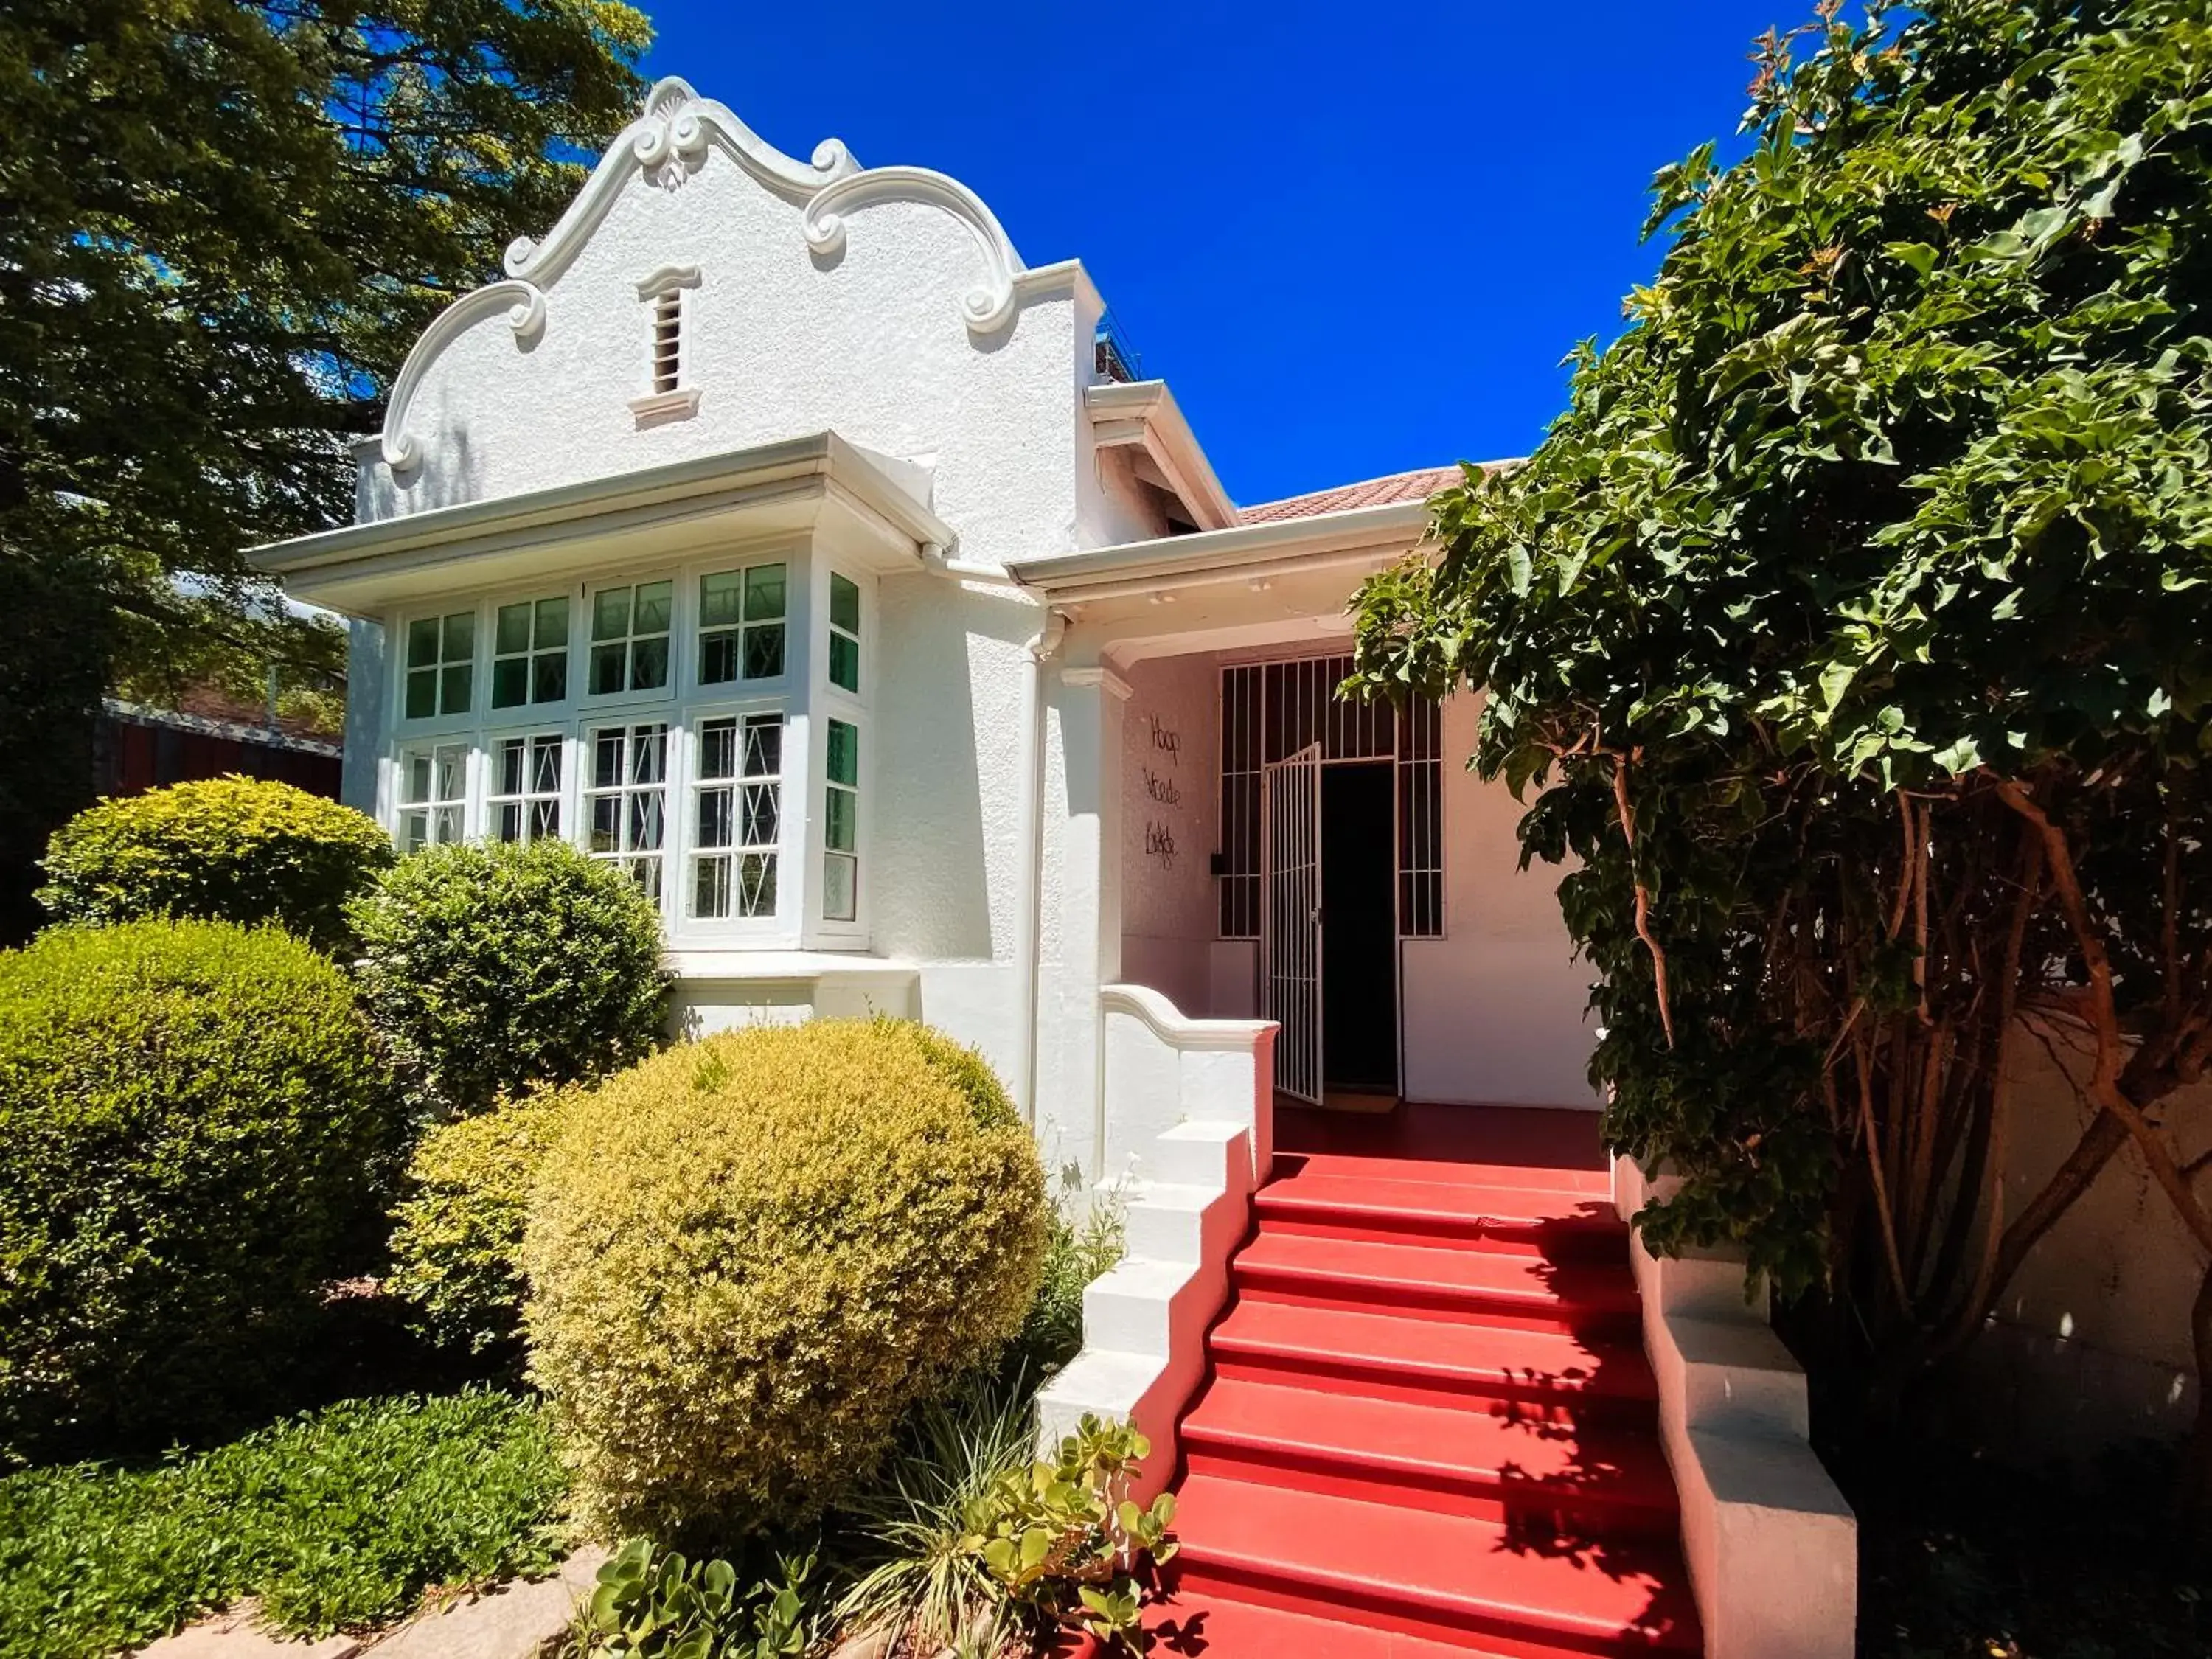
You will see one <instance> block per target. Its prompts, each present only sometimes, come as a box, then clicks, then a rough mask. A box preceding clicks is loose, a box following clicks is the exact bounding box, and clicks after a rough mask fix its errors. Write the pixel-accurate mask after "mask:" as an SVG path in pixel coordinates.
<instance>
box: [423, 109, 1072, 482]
mask: <svg viewBox="0 0 2212 1659" xmlns="http://www.w3.org/2000/svg"><path fill="white" fill-rule="evenodd" d="M717 153H720V155H723V156H725V157H726V158H727V159H729V160H730V161H733V162H735V163H736V164H737V165H738V167H741V168H742V169H743V170H744V173H746V174H747V176H748V177H750V178H751V179H753V180H754V181H755V182H756V183H757V184H759V185H761V186H762V187H763V188H764V189H766V190H768V191H770V192H772V193H773V194H775V196H777V197H781V198H782V199H783V200H785V201H787V202H790V203H792V204H794V205H800V206H803V208H804V212H803V213H802V215H801V216H800V230H801V234H802V235H803V236H804V238H805V242H806V245H807V247H808V249H809V250H810V251H811V252H812V253H813V254H814V255H815V256H816V257H817V258H820V259H824V260H830V261H834V260H836V259H837V258H842V255H843V253H844V251H845V247H846V244H847V240H848V235H849V234H850V232H849V226H850V222H851V221H852V219H853V218H854V216H855V215H858V214H862V213H864V212H865V211H866V210H867V209H869V208H871V207H874V206H878V205H880V204H885V203H890V202H904V203H916V204H921V205H924V206H927V207H932V208H935V209H937V210H939V211H940V212H943V213H945V214H946V215H948V216H951V218H953V219H954V220H956V221H957V222H958V223H959V224H960V225H961V227H962V228H963V229H964V230H965V231H966V232H967V234H968V235H969V239H970V240H971V241H972V242H973V243H974V244H975V252H976V258H977V262H978V264H979V267H980V272H979V276H978V279H977V282H976V284H975V287H973V288H971V289H969V290H968V291H967V292H966V293H964V294H963V295H962V296H961V300H960V308H961V314H962V316H963V319H965V321H966V323H967V325H968V328H969V331H970V332H971V334H974V335H975V336H978V337H981V336H987V335H989V334H991V333H993V332H994V331H997V330H999V329H1000V328H1002V327H1004V326H1006V325H1007V324H1008V323H1009V322H1011V321H1012V318H1013V316H1014V313H1015V312H1016V311H1017V309H1018V307H1019V304H1020V301H1021V300H1022V298H1023V296H1024V291H1025V289H1027V288H1028V287H1029V286H1030V285H1031V284H1030V279H1031V278H1033V277H1035V276H1036V275H1037V273H1035V272H1032V271H1031V270H1030V269H1029V267H1028V266H1026V265H1024V264H1023V263H1022V258H1021V256H1020V255H1019V254H1018V253H1017V252H1015V251H1014V246H1013V243H1012V240H1009V239H1008V237H1007V235H1006V230H1005V228H1004V227H1002V226H1001V225H1000V223H999V221H998V218H997V216H995V215H994V214H993V213H992V211H991V210H990V209H989V208H988V207H987V206H985V205H984V204H983V202H982V201H981V198H979V197H977V196H976V195H975V192H974V191H971V190H969V188H968V187H967V186H966V185H963V184H961V183H960V182H959V181H958V180H957V179H951V178H948V177H947V176H945V174H944V173H935V172H933V171H931V170H930V169H928V168H927V167H877V168H872V169H868V168H863V167H861V166H860V163H859V161H856V160H854V156H853V154H852V152H851V151H850V150H848V149H847V148H846V147H845V145H844V143H842V141H841V140H839V139H836V138H825V139H823V141H822V143H819V144H817V146H815V149H814V154H813V155H812V157H811V159H810V160H808V161H799V159H797V158H796V157H794V156H790V155H785V154H783V152H782V151H781V150H779V149H776V148H775V146H774V145H773V144H770V143H769V142H768V141H767V140H766V139H764V138H763V137H761V136H760V135H759V134H758V133H757V132H755V131H753V130H752V129H751V128H750V127H749V126H747V125H745V124H744V122H743V121H741V120H739V119H738V117H737V115H736V114H735V113H734V112H732V111H731V109H730V108H729V107H728V106H726V105H725V104H722V103H720V102H718V101H717V100H714V99H711V98H702V97H701V96H700V95H699V94H697V93H696V91H694V90H693V89H692V88H691V86H690V83H689V82H685V81H684V80H681V79H679V78H678V77H676V76H669V77H668V78H667V79H665V80H663V81H660V82H657V83H656V84H655V85H654V87H653V90H652V91H651V92H650V93H649V94H647V97H646V100H645V109H644V112H643V113H642V114H641V116H640V117H639V118H638V119H636V120H635V121H634V122H632V123H631V124H630V125H629V126H628V127H626V128H624V129H623V131H622V133H621V134H620V135H619V136H618V137H617V138H616V139H615V141H614V143H612V144H611V145H609V146H608V148H607V151H606V154H605V155H603V156H601V157H600V158H599V165H598V166H597V167H594V168H593V169H592V175H591V177H590V179H587V180H586V183H585V185H584V187H583V189H582V190H581V191H579V192H578V193H577V196H576V198H575V200H574V201H573V202H571V203H570V204H568V210H567V211H565V212H564V213H562V216H561V217H560V219H559V220H558V221H557V222H556V223H555V224H554V226H553V228H552V229H550V231H548V232H547V233H546V234H545V235H544V238H543V239H542V240H532V238H530V237H527V236H522V237H517V238H516V239H515V240H514V241H513V243H511V244H510V245H509V246H508V247H507V256H506V259H505V264H506V268H507V278H506V280H504V281H501V282H497V283H490V284H489V285H488V286H486V287H484V288H481V289H476V290H474V291H473V292H471V293H469V294H465V295H462V296H461V298H459V300H456V301H454V302H453V304H452V305H450V306H448V307H447V308H446V309H445V310H444V311H443V312H441V313H440V314H439V315H438V316H437V317H436V318H435V319H433V321H432V322H431V324H430V325H429V326H428V328H426V329H425V330H424V331H422V336H421V337H420V338H419V339H417V340H416V343H415V345H414V348H413V349H411V350H410V352H409V353H408V354H407V360H406V362H404V363H403V364H402V365H401V366H400V369H399V373H398V375H397V376H396V377H395V378H394V379H393V381H392V398H391V402H390V404H388V405H387V407H386V412H385V422H384V432H383V435H382V440H381V443H380V450H381V453H382V455H383V458H384V460H385V462H386V465H389V466H390V467H391V468H392V470H393V471H395V472H404V471H408V470H410V469H411V468H413V467H415V466H416V465H418V464H419V463H420V462H421V460H422V442H421V441H420V439H419V438H417V437H416V435H415V434H414V432H413V431H412V430H411V429H410V426H409V415H410V410H411V408H412V405H413V404H414V400H415V398H416V393H417V392H418V391H419V390H420V389H421V387H422V382H423V380H424V378H425V376H426V375H427V374H428V372H429V369H430V367H431V365H432V363H433V362H435V360H436V359H437V357H438V356H439V354H440V353H441V351H443V350H444V349H446V348H447V346H448V345H450V344H451V343H453V341H454V340H455V339H457V338H458V337H459V336H460V335H461V334H463V333H464V332H465V331H467V330H468V329H470V328H471V327H473V326H474V325H476V324H477V323H479V322H482V321H484V320H486V319H489V318H490V317H493V316H495V315H497V314H498V313H500V312H501V311H502V310H503V311H505V312H506V313H507V322H508V325H509V326H510V327H511V328H512V329H513V332H514V336H515V341H516V344H517V347H518V349H523V348H526V347H528V346H530V345H531V344H532V343H534V342H535V341H536V339H537V338H538V336H539V335H540V334H542V333H543V332H544V329H545V327H546V293H545V290H546V289H547V288H548V287H550V285H551V284H552V283H554V282H556V280H557V279H558V278H559V277H560V276H561V274H562V272H563V271H564V270H567V269H568V267H569V265H571V264H573V263H574V260H575V258H576V257H577V255H578V254H579V252H581V251H582V249H583V247H584V246H585V245H586V243H587V242H588V241H589V240H591V237H592V233H593V232H594V231H595V230H597V229H598V228H599V226H600V224H601V223H603V222H605V219H606V217H607V215H608V213H609V212H610V211H611V210H612V208H613V206H614V204H615V203H616V201H617V199H618V198H619V197H621V195H622V193H623V191H624V190H626V189H628V188H629V186H630V185H632V184H633V183H635V182H636V181H638V180H639V179H643V180H644V181H645V182H646V183H647V184H649V185H652V186H653V187H654V188H656V189H660V190H666V191H678V190H681V189H683V188H684V186H685V185H686V184H688V183H689V182H690V179H693V178H695V177H696V175H697V174H698V173H699V171H700V170H701V169H702V167H705V166H706V165H707V164H708V161H709V160H710V159H711V158H712V157H713V156H714V155H716V154H717Z"/></svg>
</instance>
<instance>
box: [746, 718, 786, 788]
mask: <svg viewBox="0 0 2212 1659" xmlns="http://www.w3.org/2000/svg"><path fill="white" fill-rule="evenodd" d="M782 770H783V716H782V715H781V714H765V715H756V716H755V717H754V718H753V719H751V720H747V721H746V722H745V775H746V776H747V777H749V778H768V777H774V776H775V775H776V774H777V773H779V772H781V771H782Z"/></svg>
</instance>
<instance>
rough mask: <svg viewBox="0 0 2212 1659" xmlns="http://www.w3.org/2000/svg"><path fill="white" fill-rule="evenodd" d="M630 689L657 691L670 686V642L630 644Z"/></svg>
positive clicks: (659, 640)
mask: <svg viewBox="0 0 2212 1659" xmlns="http://www.w3.org/2000/svg"><path fill="white" fill-rule="evenodd" d="M629 649H630V659H629V689H630V690H633V691H657V690H659V689H660V688H661V687H662V686H664V685H665V684H668V641H666V640H665V639H656V640H634V641H631V642H630V647H629Z"/></svg>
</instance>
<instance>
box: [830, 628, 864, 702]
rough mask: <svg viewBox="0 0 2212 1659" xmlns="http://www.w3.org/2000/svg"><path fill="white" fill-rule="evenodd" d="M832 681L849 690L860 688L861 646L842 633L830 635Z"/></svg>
mask: <svg viewBox="0 0 2212 1659" xmlns="http://www.w3.org/2000/svg"><path fill="white" fill-rule="evenodd" d="M829 683H830V684H832V685H842V686H843V687H844V688H845V689H846V690H848V691H858V690H860V644H859V642H858V641H854V640H848V639H847V638H846V637H845V636H844V635H842V634H832V635H830V636H829Z"/></svg>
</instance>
